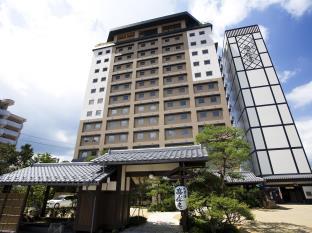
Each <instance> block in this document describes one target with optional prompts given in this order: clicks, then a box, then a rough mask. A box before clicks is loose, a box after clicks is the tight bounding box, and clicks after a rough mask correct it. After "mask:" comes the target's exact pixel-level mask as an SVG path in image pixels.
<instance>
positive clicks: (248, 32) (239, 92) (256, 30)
mask: <svg viewBox="0 0 312 233" xmlns="http://www.w3.org/2000/svg"><path fill="white" fill-rule="evenodd" d="M237 30H238V31H237ZM235 31H236V33H235ZM237 32H238V33H237ZM253 33H259V34H260V36H261V37H260V38H257V39H255V37H254V35H253ZM229 35H230V36H229ZM242 35H250V36H251V37H252V39H253V43H254V46H255V48H256V51H257V54H258V56H259V58H260V61H261V65H262V67H261V68H254V69H250V67H246V66H245V63H244V62H243V59H242V54H241V51H240V49H239V45H238V43H237V42H238V41H237V36H242ZM229 37H234V38H235V42H232V43H230V41H229V39H228V38H229ZM256 40H262V41H263V44H264V47H265V50H266V51H265V52H261V53H260V52H259V49H258V47H257V45H256V43H255V41H256ZM231 44H236V45H237V48H238V53H239V56H236V57H239V58H240V59H241V61H242V65H243V70H239V71H237V68H236V64H235V62H234V58H236V57H234V56H233V54H232V51H231V46H230V45H231ZM226 46H227V49H228V55H229V56H230V57H229V58H228V57H226V56H225V54H224V52H225V49H226ZM264 53H267V55H268V57H269V59H270V62H271V66H264V65H263V61H262V58H261V56H260V54H264ZM226 55H227V54H226ZM224 58H225V59H227V60H225V61H224V62H227V63H228V65H229V66H230V69H231V68H232V67H233V68H234V72H233V71H232V70H231V75H227V76H230V78H232V80H230V82H231V81H232V83H231V87H230V88H229V93H230V97H231V94H232V93H233V91H234V90H235V81H236V82H237V83H238V86H239V90H235V91H236V96H235V97H234V98H231V99H233V100H234V106H235V105H236V104H237V102H238V99H239V97H240V96H239V95H241V98H242V101H243V104H244V106H243V109H240V110H241V111H240V114H239V117H238V119H237V122H239V121H241V120H242V116H243V114H244V113H245V115H246V117H247V121H248V129H247V130H246V129H245V134H246V136H247V134H248V132H250V136H251V139H252V143H253V145H254V150H253V151H251V153H250V154H251V155H252V154H253V153H256V154H255V156H256V159H257V164H256V166H257V168H258V170H259V172H260V175H261V176H265V175H269V174H265V175H263V174H262V171H261V167H260V163H259V157H258V154H257V152H258V151H259V152H260V151H265V152H266V155H267V158H268V161H269V164H270V169H271V172H272V174H273V175H274V170H273V167H272V162H271V159H270V155H269V151H274V150H281V149H287V150H289V151H290V152H291V155H292V159H293V161H294V164H295V167H296V170H297V173H300V172H299V168H298V165H297V162H296V159H295V156H294V152H293V149H302V150H303V153H304V156H305V160H306V162H307V164H308V167H309V169H310V173H311V165H310V164H309V162H308V159H307V156H306V152H305V150H304V148H303V146H302V140H301V138H300V135H299V133H298V130H297V127H296V125H295V121H294V118H293V116H292V113H291V111H290V108H289V105H288V103H287V100H286V98H285V94H284V91H283V88H282V86H281V84H280V81H279V79H278V76H277V73H276V70H275V68H274V65H273V62H272V59H271V56H270V54H269V52H268V49H267V46H266V44H265V41H264V39H263V36H262V34H261V32H260V30H259V27H258V26H257V25H253V26H249V27H243V28H239V29H234V30H228V31H226V33H225V40H224V49H223V59H224ZM246 68H248V69H246ZM266 68H272V69H273V71H274V74H275V76H276V77H277V84H270V81H269V78H268V74H267V71H266ZM256 69H262V70H263V71H264V74H265V77H266V81H267V83H268V84H267V85H263V86H257V87H251V86H250V83H249V79H248V75H247V72H246V71H249V70H256ZM238 72H244V74H245V76H246V81H247V83H248V87H246V88H242V87H241V83H240V80H239V79H238V74H237V73H238ZM233 73H234V77H231V76H233ZM235 79H236V80H235ZM272 86H279V87H280V89H281V92H282V95H283V98H284V102H281V103H277V101H276V98H275V96H274V93H273V90H272ZM260 87H269V90H270V92H271V94H272V97H273V100H274V103H273V104H264V105H256V104H255V100H254V95H253V93H252V91H251V90H252V89H253V88H260ZM226 88H227V87H226ZM244 89H248V90H250V94H251V98H252V102H253V106H248V107H246V103H245V99H244V96H243V93H242V91H243V90H244ZM230 104H231V102H230ZM279 105H286V106H287V110H288V111H289V114H290V117H291V120H292V123H283V119H282V116H281V112H280V109H279V108H278V106H279ZM262 106H275V107H276V110H277V113H278V116H279V120H280V122H282V124H274V125H266V126H262V125H261V122H260V118H259V114H258V110H257V107H262ZM247 108H254V110H255V113H256V116H257V121H258V124H259V126H252V127H251V124H250V119H249V116H248V113H247ZM288 125H292V126H294V128H295V132H296V134H297V136H298V139H299V142H300V144H301V146H296V147H293V146H291V144H290V139H289V137H288V134H287V132H286V128H285V127H286V126H288ZM272 126H274V127H278V126H282V128H283V131H284V134H285V136H286V139H287V143H288V147H283V148H270V149H268V147H267V143H266V140H265V137H264V133H263V130H262V128H265V127H272ZM254 128H258V129H260V132H261V136H262V138H263V143H264V146H265V149H257V148H256V146H255V145H256V144H255V139H254V136H253V134H252V133H251V130H252V129H254ZM253 165H254V164H253ZM279 174H280V173H279ZM300 174H305V173H300ZM307 174H308V173H307Z"/></svg>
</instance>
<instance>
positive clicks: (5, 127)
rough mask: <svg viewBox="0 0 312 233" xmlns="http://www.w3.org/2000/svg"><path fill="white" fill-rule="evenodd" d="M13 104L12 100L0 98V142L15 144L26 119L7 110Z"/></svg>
mask: <svg viewBox="0 0 312 233" xmlns="http://www.w3.org/2000/svg"><path fill="white" fill-rule="evenodd" d="M13 104H14V101H13V100H10V99H2V100H1V99H0V143H5V144H12V145H15V144H16V143H17V140H18V137H19V135H20V133H21V130H22V128H23V124H24V122H25V121H26V119H24V118H23V117H20V116H17V115H15V114H13V113H11V112H10V111H9V110H8V108H9V106H12V105H13Z"/></svg>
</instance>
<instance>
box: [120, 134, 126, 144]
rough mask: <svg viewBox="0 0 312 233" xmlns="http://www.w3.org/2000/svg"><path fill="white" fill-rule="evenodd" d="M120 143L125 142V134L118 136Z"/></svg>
mask: <svg viewBox="0 0 312 233" xmlns="http://www.w3.org/2000/svg"><path fill="white" fill-rule="evenodd" d="M120 141H121V142H125V141H127V134H120Z"/></svg>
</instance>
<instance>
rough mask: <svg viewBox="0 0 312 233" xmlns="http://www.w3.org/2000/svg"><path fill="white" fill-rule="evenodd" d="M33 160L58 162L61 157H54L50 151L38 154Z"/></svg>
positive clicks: (36, 161)
mask: <svg viewBox="0 0 312 233" xmlns="http://www.w3.org/2000/svg"><path fill="white" fill-rule="evenodd" d="M33 161H34V162H35V163H58V162H59V159H58V158H56V157H52V155H51V154H50V153H43V154H37V155H36V156H35V157H34V159H33Z"/></svg>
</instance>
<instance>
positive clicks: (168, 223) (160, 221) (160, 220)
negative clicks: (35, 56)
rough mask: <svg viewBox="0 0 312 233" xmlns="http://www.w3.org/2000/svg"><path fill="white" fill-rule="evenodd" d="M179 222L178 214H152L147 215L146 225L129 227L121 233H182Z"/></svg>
mask: <svg viewBox="0 0 312 233" xmlns="http://www.w3.org/2000/svg"><path fill="white" fill-rule="evenodd" d="M179 220H180V212H152V213H148V216H147V223H146V224H143V225H141V226H138V227H130V228H128V229H126V230H125V231H123V233H182V228H181V226H179Z"/></svg>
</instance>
